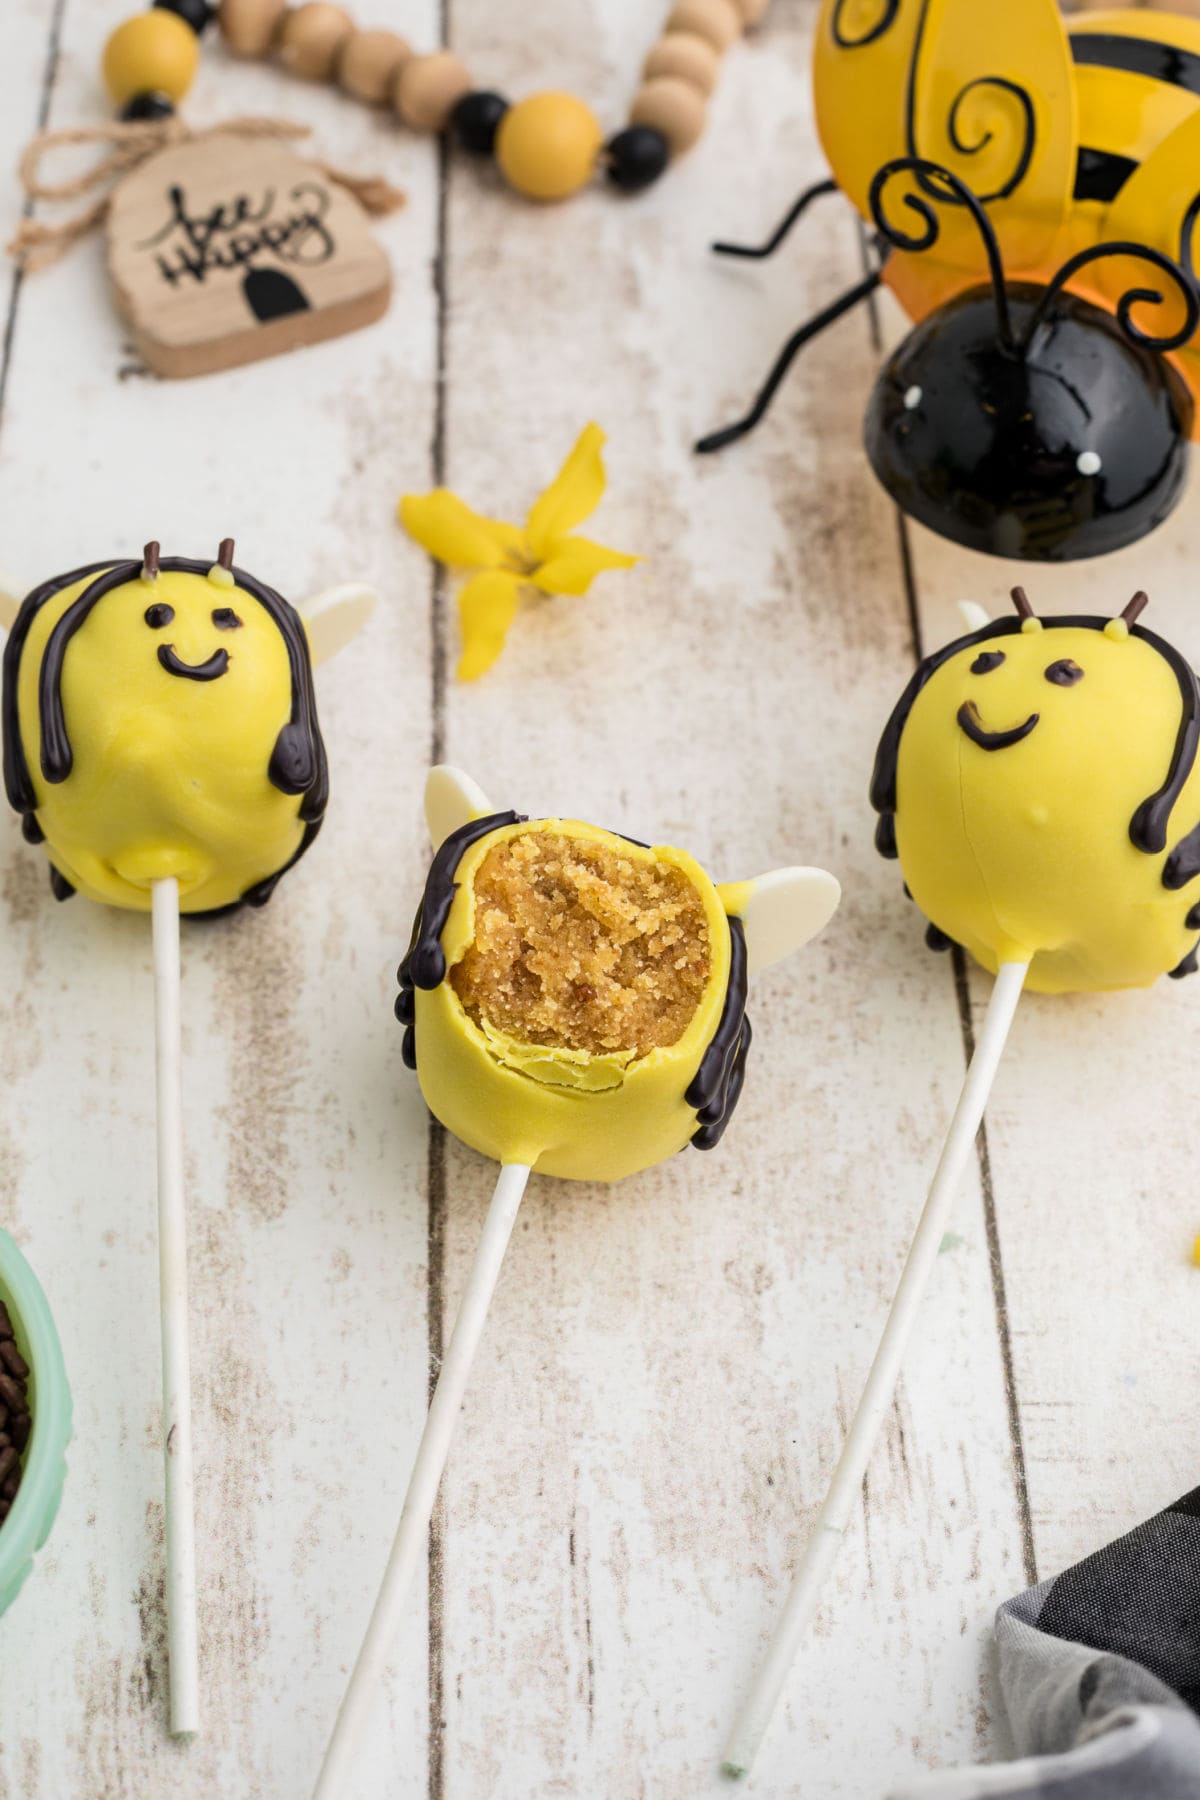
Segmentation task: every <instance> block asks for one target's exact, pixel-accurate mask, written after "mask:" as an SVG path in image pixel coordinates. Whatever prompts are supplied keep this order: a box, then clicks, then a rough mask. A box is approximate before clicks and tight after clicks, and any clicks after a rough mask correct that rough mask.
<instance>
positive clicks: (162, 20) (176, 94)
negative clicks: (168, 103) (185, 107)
mask: <svg viewBox="0 0 1200 1800" xmlns="http://www.w3.org/2000/svg"><path fill="white" fill-rule="evenodd" d="M199 60H200V50H199V46H198V44H197V42H196V34H195V32H194V31H193V30H192V28H191V26H190V25H185V24H184V22H183V20H182V19H181V18H180V17H179V15H178V14H177V13H170V12H163V11H162V10H161V9H160V8H158V7H156V8H155V9H154V11H153V12H144V13H139V14H138V16H137V18H136V19H126V21H125V23H124V24H123V25H118V26H117V29H116V30H115V31H114V32H113V34H112V36H111V37H110V38H109V40H108V42H107V44H105V46H104V84H105V86H106V87H107V88H108V91H109V93H110V94H111V95H112V97H113V99H114V100H115V101H116V103H117V105H118V106H124V105H125V102H126V101H127V100H132V99H133V96H134V95H135V94H150V93H154V94H166V95H168V96H169V97H170V98H171V99H172V100H182V99H183V96H184V95H185V94H186V93H187V91H188V89H189V88H190V87H191V85H192V82H193V81H194V80H195V78H196V65H197V63H198V62H199Z"/></svg>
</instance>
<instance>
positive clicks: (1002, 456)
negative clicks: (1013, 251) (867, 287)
mask: <svg viewBox="0 0 1200 1800" xmlns="http://www.w3.org/2000/svg"><path fill="white" fill-rule="evenodd" d="M906 172H908V173H910V174H913V175H915V176H916V177H917V178H918V180H919V181H920V185H921V191H920V192H909V193H906V194H905V195H904V204H905V206H906V207H907V208H908V209H909V210H910V211H911V212H912V213H913V214H915V215H916V217H917V219H918V220H919V222H920V229H919V230H912V229H905V228H904V227H902V226H901V225H900V224H898V223H896V222H895V221H894V220H892V219H889V217H888V215H887V211H886V207H885V190H886V189H887V188H888V186H889V185H890V184H891V183H892V182H893V181H894V179H895V178H896V177H897V176H899V175H901V174H903V173H906ZM932 192H936V193H937V194H938V197H939V198H945V199H948V200H949V199H952V200H953V201H956V202H957V203H959V204H960V205H964V206H966V207H967V208H968V209H969V211H970V212H971V214H972V216H973V218H974V220H975V223H976V225H977V227H978V229H979V233H980V237H981V239H982V241H983V244H984V248H985V251H986V256H987V266H988V271H989V277H990V282H989V285H987V286H975V287H971V288H968V289H967V290H966V291H965V292H964V293H961V294H959V295H957V296H956V297H954V298H952V299H951V300H949V301H947V302H946V303H945V304H944V305H942V306H940V307H938V308H937V310H936V311H934V312H932V313H930V314H929V315H928V317H926V318H925V319H924V320H922V321H921V323H920V324H919V325H917V326H916V327H915V328H914V329H913V330H912V331H911V332H910V333H909V335H908V336H907V337H906V338H905V340H904V341H903V343H902V344H901V345H900V347H899V348H898V349H897V350H896V351H895V352H894V354H893V355H892V356H891V357H890V358H889V360H888V361H887V363H886V364H885V365H884V368H883V370H882V371H881V373H880V375H879V378H878V380H877V381H876V384H875V389H874V392H873V394H872V396H871V401H870V405H869V407H868V410H867V418H866V428H865V436H866V448H867V455H868V457H869V458H870V461H871V466H872V468H873V469H874V471H875V473H876V475H877V476H878V477H879V480H880V481H881V482H882V483H883V485H884V487H885V488H886V489H887V490H888V492H889V493H890V494H891V495H892V496H893V498H894V499H895V500H896V502H897V504H898V505H900V506H901V507H902V508H903V509H904V511H905V512H906V513H908V514H910V515H911V516H912V517H913V518H915V519H919V520H920V521H921V523H922V524H924V525H928V526H929V527H930V528H931V529H932V530H934V531H937V532H939V533H940V534H941V535H942V536H943V537H948V538H952V539H954V541H955V542H957V543H960V544H965V545H967V546H968V547H969V548H970V549H972V550H982V551H986V552H990V553H991V554H993V555H998V556H1008V557H1023V558H1027V559H1029V560H1034V561H1046V562H1066V561H1071V560H1074V559H1077V558H1080V557H1086V556H1097V555H1100V554H1102V553H1104V552H1106V551H1109V550H1116V549H1119V548H1120V547H1121V546H1122V545H1124V544H1129V543H1133V542H1135V541H1136V540H1137V539H1138V538H1140V537H1143V536H1144V535H1145V533H1146V532H1148V531H1150V530H1152V529H1153V527H1154V526H1155V525H1158V524H1159V523H1161V521H1162V520H1163V519H1164V518H1165V517H1166V515H1167V514H1168V513H1169V512H1170V510H1171V508H1172V507H1173V506H1174V504H1175V502H1176V500H1177V499H1178V497H1179V493H1180V489H1181V487H1182V485H1183V479H1184V474H1185V470H1186V464H1187V444H1188V437H1189V434H1190V431H1191V427H1192V416H1193V403H1192V399H1191V396H1190V394H1189V392H1188V390H1187V387H1186V384H1185V383H1184V382H1183V380H1182V379H1181V377H1180V376H1179V375H1178V374H1177V373H1176V372H1175V370H1174V369H1173V368H1172V367H1171V365H1170V363H1169V362H1168V361H1167V360H1166V355H1165V353H1166V352H1168V351H1170V350H1174V349H1177V348H1179V346H1180V345H1181V344H1184V343H1186V342H1187V341H1188V339H1189V338H1190V337H1191V336H1192V334H1193V333H1194V332H1195V330H1196V326H1197V324H1198V323H1200V298H1198V297H1197V292H1196V287H1195V284H1194V282H1193V281H1192V279H1191V278H1190V276H1189V273H1188V271H1187V270H1186V269H1185V268H1183V267H1181V266H1180V265H1179V264H1178V263H1175V262H1172V260H1171V259H1170V258H1169V257H1167V256H1165V255H1163V254H1162V252H1160V251H1158V250H1153V249H1151V248H1149V247H1148V246H1146V245H1139V244H1133V243H1129V242H1123V241H1122V242H1114V243H1108V244H1096V245H1093V246H1091V247H1090V248H1088V249H1086V250H1081V251H1080V252H1079V253H1078V254H1077V255H1075V256H1073V257H1071V258H1070V259H1069V260H1068V261H1067V262H1065V263H1064V264H1063V265H1062V267H1061V268H1060V269H1058V270H1057V272H1056V273H1055V274H1054V275H1053V277H1052V278H1051V279H1050V281H1049V282H1048V283H1045V284H1036V283H1033V282H1024V281H1019V282H1006V280H1005V277H1004V270H1003V266H1002V263H1001V257H1000V249H999V245H998V243H997V241H996V234H995V232H994V230H993V228H992V223H991V220H990V219H989V218H988V215H987V213H986V211H985V210H984V208H983V206H982V205H981V204H980V202H979V201H978V200H977V199H976V198H975V196H974V195H973V194H972V193H971V191H970V189H969V188H967V187H966V185H965V183H963V182H962V181H960V180H959V179H958V178H957V177H956V176H955V175H953V174H952V173H951V172H950V171H949V170H947V169H944V168H941V167H939V166H938V165H937V164H934V163H931V162H928V161H926V160H925V159H923V158H920V157H911V156H905V157H897V158H896V159H895V160H894V161H892V162H890V163H887V164H885V166H884V167H883V168H882V169H880V171H879V173H878V174H877V175H876V177H875V180H874V182H873V184H872V188H871V212H872V217H873V220H874V224H875V229H876V232H877V234H878V238H877V241H878V243H879V246H880V250H881V253H882V254H883V255H884V256H886V254H887V253H888V252H889V251H890V250H891V249H897V250H903V251H909V252H921V251H924V250H929V249H931V248H932V247H933V246H934V244H936V242H937V240H938V237H939V234H940V225H939V219H938V214H937V212H936V210H935V208H934V207H933V206H932V205H931V204H930V201H929V199H928V198H927V197H926V196H927V195H929V194H931V193H932ZM1117 256H1126V257H1136V258H1138V259H1140V260H1142V261H1143V262H1145V263H1147V264H1149V265H1150V266H1151V267H1153V268H1154V269H1156V270H1158V271H1160V272H1161V273H1162V274H1165V275H1166V276H1167V277H1168V278H1169V279H1170V281H1171V282H1172V284H1173V285H1174V287H1175V288H1176V289H1177V290H1178V294H1179V296H1180V298H1181V300H1182V303H1183V304H1182V313H1183V317H1182V322H1181V323H1179V324H1178V325H1177V326H1176V327H1175V328H1174V329H1172V330H1171V331H1169V332H1163V333H1161V334H1159V335H1155V334H1154V333H1152V332H1150V331H1148V330H1147V329H1146V328H1145V326H1144V325H1142V324H1139V323H1138V322H1137V321H1136V320H1135V318H1134V317H1133V310H1134V308H1135V307H1142V306H1151V305H1162V304H1163V303H1164V294H1163V293H1162V292H1161V291H1160V290H1159V289H1158V288H1155V287H1137V288H1133V289H1131V290H1130V291H1129V292H1127V293H1126V294H1124V295H1123V296H1122V298H1121V300H1120V301H1119V303H1118V305H1117V307H1116V310H1115V312H1108V311H1106V310H1105V309H1103V308H1102V307H1099V306H1096V305H1093V304H1092V303H1091V302H1090V301H1088V300H1085V299H1083V298H1081V297H1080V296H1079V295H1078V294H1075V293H1071V292H1069V291H1068V290H1067V283H1068V282H1069V281H1071V280H1072V279H1073V278H1074V277H1075V276H1076V275H1078V273H1079V272H1080V271H1081V270H1082V269H1083V268H1084V267H1085V266H1086V265H1087V264H1089V263H1092V262H1096V261H1099V260H1100V259H1101V258H1107V257H1117ZM1176 310H1177V309H1176ZM1143 316H1144V315H1143Z"/></svg>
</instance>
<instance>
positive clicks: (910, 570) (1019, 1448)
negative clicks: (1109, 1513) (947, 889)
mask: <svg viewBox="0 0 1200 1800" xmlns="http://www.w3.org/2000/svg"><path fill="white" fill-rule="evenodd" d="M896 529H897V532H898V534H899V539H900V566H901V570H902V573H903V579H904V594H905V601H906V604H907V606H908V617H909V624H910V627H911V630H912V640H913V657H914V660H915V661H916V662H918V663H919V662H921V661H922V660H923V658H924V655H925V646H924V641H923V634H922V631H921V611H920V604H919V601H918V598H917V578H916V569H915V566H914V563H913V555H912V541H911V536H910V532H909V527H908V521H907V519H906V518H905V517H904V515H903V513H901V512H897V514H896ZM951 965H952V968H953V973H954V995H955V1001H956V1003H957V1006H958V1023H959V1030H960V1031H961V1033H962V1045H963V1063H964V1066H968V1065H969V1064H970V1061H971V1058H972V1057H973V1056H974V1054H975V1024H974V1021H973V1019H972V1017H971V991H970V986H969V984H968V981H967V961H966V957H965V955H964V954H963V951H962V950H961V949H960V947H959V946H958V945H957V944H956V945H955V946H954V949H953V950H952V952H951ZM975 1151H976V1156H977V1158H978V1162H979V1186H980V1192H981V1194H982V1198H983V1219H984V1231H985V1234H986V1238H987V1248H988V1271H989V1275H990V1278H991V1285H992V1305H993V1309H994V1311H995V1315H996V1339H997V1344H998V1348H999V1351H1000V1369H1001V1375H1002V1379H1003V1383H1004V1409H1005V1413H1006V1415H1007V1418H1008V1442H1009V1452H1010V1456H1011V1461H1012V1473H1013V1489H1014V1493H1015V1495H1016V1502H1017V1527H1018V1530H1019V1532H1020V1535H1021V1562H1022V1567H1023V1569H1024V1572H1025V1580H1026V1583H1027V1585H1028V1586H1030V1587H1032V1586H1033V1585H1034V1583H1035V1582H1036V1580H1037V1553H1036V1550H1035V1548H1034V1541H1033V1518H1032V1515H1031V1513H1030V1510H1029V1482H1028V1478H1027V1473H1026V1467H1025V1443H1024V1439H1023V1437H1022V1433H1021V1406H1020V1401H1019V1399H1018V1397H1017V1376H1016V1369H1015V1366H1014V1364H1013V1353H1012V1331H1011V1328H1010V1326H1009V1319H1008V1290H1007V1287H1006V1284H1005V1280H1004V1259H1003V1256H1002V1253H1001V1249H1000V1226H999V1221H998V1219H997V1215H996V1195H995V1190H994V1188H993V1185H992V1161H991V1156H990V1153H989V1151H988V1131H987V1118H986V1115H985V1117H984V1120H983V1123H982V1124H981V1125H980V1127H979V1134H978V1136H977V1138H976V1140H975Z"/></svg>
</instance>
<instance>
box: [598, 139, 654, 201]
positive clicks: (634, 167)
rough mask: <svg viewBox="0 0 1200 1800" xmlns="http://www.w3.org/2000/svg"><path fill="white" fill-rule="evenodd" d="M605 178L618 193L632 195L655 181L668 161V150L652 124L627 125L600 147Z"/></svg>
mask: <svg viewBox="0 0 1200 1800" xmlns="http://www.w3.org/2000/svg"><path fill="white" fill-rule="evenodd" d="M604 149H605V153H606V156H607V159H608V179H609V180H610V181H611V182H612V184H613V186H614V187H619V188H620V189H621V191H622V193H625V194H636V193H637V192H638V191H639V190H640V189H641V188H648V187H649V186H650V184H651V183H652V182H655V181H657V180H658V178H659V176H660V175H661V174H662V172H663V170H664V169H665V168H666V166H667V163H668V162H669V161H670V158H671V147H670V145H669V144H668V143H667V140H666V138H665V137H664V136H663V134H662V132H661V131H655V129H654V127H653V125H627V126H626V128H625V130H624V131H618V133H617V135H616V136H615V137H611V138H609V140H608V142H607V144H606V145H605V146H604Z"/></svg>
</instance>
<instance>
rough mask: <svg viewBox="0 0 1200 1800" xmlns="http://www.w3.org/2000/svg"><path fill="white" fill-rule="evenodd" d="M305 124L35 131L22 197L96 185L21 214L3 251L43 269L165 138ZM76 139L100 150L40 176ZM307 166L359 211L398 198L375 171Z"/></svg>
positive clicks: (173, 122) (398, 202)
mask: <svg viewBox="0 0 1200 1800" xmlns="http://www.w3.org/2000/svg"><path fill="white" fill-rule="evenodd" d="M308 132H309V128H308V126H307V125H297V124H296V123H295V122H294V121H293V120H290V119H263V118H255V117H251V118H245V119H227V120H225V122H224V123H223V124H220V125H207V126H205V127H204V128H203V130H200V131H194V130H193V129H192V127H191V126H190V125H188V124H186V123H185V122H184V120H182V119H180V118H178V117H177V116H176V115H174V114H172V115H171V117H170V118H166V119H131V120H120V121H116V122H114V123H112V124H108V125H83V126H78V127H75V128H74V129H71V130H67V131H41V132H39V133H38V135H37V136H36V137H35V138H34V139H33V141H32V142H31V143H29V144H27V145H26V147H25V150H24V152H23V153H22V156H21V160H20V163H19V164H18V169H17V172H18V175H19V178H20V182H21V186H22V188H23V190H24V192H25V196H26V200H27V202H28V203H29V204H32V203H33V202H34V201H35V200H60V201H61V200H79V199H82V198H83V196H84V195H85V194H92V193H95V191H96V189H97V188H100V189H103V190H104V191H103V192H102V193H101V194H100V195H99V196H98V197H97V198H96V199H95V200H93V201H92V202H91V204H90V205H88V206H85V207H84V208H83V209H82V211H80V212H77V213H74V214H72V216H71V217H70V218H67V219H62V220H59V221H58V223H57V224H52V225H43V224H42V223H41V222H40V221H39V220H37V219H32V218H25V219H23V220H22V221H21V224H20V226H19V227H18V229H17V233H16V236H15V237H14V238H13V239H12V241H11V242H10V244H9V245H8V250H9V254H10V255H12V256H15V257H17V258H18V260H19V261H20V264H21V267H22V268H23V269H44V268H45V267H46V266H47V265H48V264H49V263H52V262H56V261H57V260H58V258H59V257H60V256H62V255H63V254H64V253H65V252H66V251H67V250H69V249H70V248H71V247H72V245H74V244H77V243H78V242H79V240H80V238H84V237H87V235H88V233H89V232H92V231H95V230H96V228H97V227H98V226H100V225H102V224H103V223H104V221H105V219H106V218H107V216H108V209H109V207H110V206H111V204H112V197H113V192H114V190H115V189H116V187H117V185H118V184H119V182H120V181H121V180H122V178H123V177H124V176H126V175H128V174H129V173H130V172H131V171H132V170H133V169H136V168H138V167H139V166H140V165H141V164H142V163H144V162H146V161H147V160H148V159H149V158H150V157H152V156H157V155H158V153H159V151H160V150H165V149H167V147H168V146H169V145H171V144H181V143H187V142H194V141H195V140H197V139H199V138H207V137H217V136H219V135H224V136H227V137H244V138H276V139H288V138H302V137H307V136H308ZM81 144H96V145H99V146H101V147H102V148H103V151H104V153H103V154H102V155H101V156H99V157H98V158H97V159H96V161H95V162H94V163H93V164H92V166H91V167H90V168H89V169H85V170H84V171H83V173H82V174H80V175H76V176H74V177H73V178H72V179H71V180H70V181H56V182H52V181H44V180H43V179H42V175H41V167H42V161H43V158H44V157H45V156H46V155H47V154H48V153H49V152H51V151H53V150H59V149H65V148H68V147H70V146H77V145H81ZM314 167H315V168H318V169H320V170H321V172H322V174H324V175H326V176H327V177H328V178H329V180H330V181H334V182H336V183H337V184H338V186H339V187H344V188H346V189H347V190H348V191H349V192H350V193H352V194H353V195H354V197H355V199H356V200H357V201H358V202H359V204H360V205H361V206H362V207H363V209H364V211H366V212H368V213H371V214H373V215H374V216H375V217H377V218H378V217H382V216H383V215H385V214H387V213H392V212H395V211H396V210H397V208H398V207H401V206H403V205H404V195H403V193H402V192H401V191H400V189H399V188H394V187H392V186H391V184H390V183H389V182H387V181H385V180H384V179H383V177H382V176H380V175H354V174H351V173H349V172H348V171H347V170H345V169H337V168H333V167H331V166H330V165H329V164H328V163H315V164H314Z"/></svg>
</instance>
